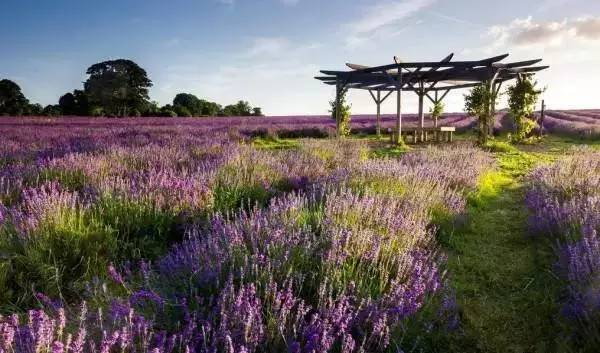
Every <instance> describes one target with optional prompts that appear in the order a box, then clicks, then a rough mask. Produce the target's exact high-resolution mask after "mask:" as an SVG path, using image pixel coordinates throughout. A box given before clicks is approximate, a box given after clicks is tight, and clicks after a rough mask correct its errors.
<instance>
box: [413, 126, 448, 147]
mask: <svg viewBox="0 0 600 353" xmlns="http://www.w3.org/2000/svg"><path fill="white" fill-rule="evenodd" d="M455 131H456V128H455V127H452V126H442V127H437V128H435V127H426V128H424V129H423V130H421V129H420V128H418V127H417V128H408V129H403V130H402V135H404V136H405V141H407V142H408V136H410V137H411V140H412V142H413V143H417V142H419V141H421V142H427V141H428V140H429V136H430V135H431V136H433V141H435V142H452V138H453V136H454V132H455Z"/></svg>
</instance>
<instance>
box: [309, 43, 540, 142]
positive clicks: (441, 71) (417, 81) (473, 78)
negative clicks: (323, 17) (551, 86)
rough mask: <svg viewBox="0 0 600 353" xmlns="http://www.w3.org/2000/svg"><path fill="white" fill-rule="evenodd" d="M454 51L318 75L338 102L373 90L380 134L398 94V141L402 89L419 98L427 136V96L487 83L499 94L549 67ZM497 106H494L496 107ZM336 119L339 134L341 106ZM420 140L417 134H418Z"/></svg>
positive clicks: (438, 97)
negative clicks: (386, 106) (386, 109)
mask: <svg viewBox="0 0 600 353" xmlns="http://www.w3.org/2000/svg"><path fill="white" fill-rule="evenodd" d="M453 56H454V54H450V55H448V56H447V57H446V58H444V59H443V60H441V61H431V62H427V61H424V62H401V61H399V60H397V59H396V58H394V61H395V62H394V63H393V64H389V65H383V66H375V67H368V66H364V65H356V64H346V65H347V66H348V67H349V68H350V69H351V70H350V71H330V70H321V73H322V74H324V75H325V76H317V77H315V78H316V79H317V80H320V81H323V82H324V83H325V84H327V85H335V87H336V105H337V106H339V102H340V95H341V93H342V91H343V90H346V89H362V90H366V91H369V93H370V94H371V97H372V98H373V100H374V101H375V104H376V105H377V122H376V124H377V125H376V130H377V135H380V133H381V126H380V124H381V103H383V102H384V101H385V100H386V99H387V98H388V97H389V96H390V95H391V94H392V93H393V92H396V93H397V110H396V129H395V138H394V139H395V141H400V139H401V138H402V91H411V92H414V93H416V94H417V95H418V97H419V119H420V135H421V140H422V139H423V131H424V125H425V112H424V109H423V103H424V99H425V97H427V99H429V100H430V101H431V102H432V103H434V104H435V103H438V102H441V101H442V100H443V99H444V98H445V97H446V96H447V95H448V93H449V92H450V91H452V90H456V89H462V88H471V87H475V86H478V85H480V84H482V83H486V85H487V87H488V89H489V90H490V91H491V92H492V93H493V94H494V95H496V94H497V93H498V92H499V91H500V88H501V86H502V84H503V83H504V82H506V81H509V80H512V79H515V78H518V77H519V76H521V75H532V74H534V73H536V72H538V71H541V70H544V69H547V68H548V67H549V66H534V65H535V64H537V63H539V62H540V61H542V59H535V60H527V61H519V62H511V63H502V62H501V61H502V60H504V59H506V58H507V57H508V54H504V55H499V56H495V57H492V58H487V59H483V60H477V61H452V58H453ZM492 109H494V107H492ZM336 113H337V116H336V121H337V126H338V133H339V121H340V115H339V114H340V109H336ZM415 140H416V136H415Z"/></svg>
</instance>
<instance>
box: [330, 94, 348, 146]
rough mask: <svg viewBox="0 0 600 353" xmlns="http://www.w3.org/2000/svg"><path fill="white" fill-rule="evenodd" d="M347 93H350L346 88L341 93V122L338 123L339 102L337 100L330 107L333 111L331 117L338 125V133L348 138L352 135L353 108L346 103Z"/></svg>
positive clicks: (331, 102)
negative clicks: (351, 113) (351, 110)
mask: <svg viewBox="0 0 600 353" xmlns="http://www.w3.org/2000/svg"><path fill="white" fill-rule="evenodd" d="M346 93H348V89H347V88H345V89H343V90H342V91H341V92H340V96H339V105H340V115H339V119H340V120H339V121H337V119H338V114H337V108H338V102H337V101H336V100H333V101H330V102H329V105H330V106H331V110H330V111H329V112H330V113H331V117H332V118H333V120H335V121H336V123H337V129H338V132H339V134H340V136H342V137H343V136H348V135H350V130H351V126H350V118H351V115H350V108H351V106H350V105H349V104H347V103H346Z"/></svg>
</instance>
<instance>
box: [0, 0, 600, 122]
mask: <svg viewBox="0 0 600 353" xmlns="http://www.w3.org/2000/svg"><path fill="white" fill-rule="evenodd" d="M449 53H454V54H455V56H454V60H475V59H482V58H485V57H490V56H495V55H499V54H504V53H510V54H511V56H510V57H509V58H508V59H507V60H513V61H516V60H522V59H533V58H543V59H544V61H543V64H546V65H550V66H551V68H550V69H549V70H546V71H544V72H542V73H540V74H539V75H538V76H537V80H538V82H539V85H540V87H545V88H546V91H545V92H544V94H543V98H544V99H545V101H546V104H547V106H548V108H550V109H569V108H579V109H583V108H600V90H599V89H598V88H597V85H596V82H595V81H597V80H598V78H600V65H599V64H600V1H598V0H538V1H533V0H503V1H487V0H478V1H473V0H169V1H167V0H103V1H91V0H52V1H45V0H37V1H33V0H1V1H0V79H2V78H8V79H11V80H13V81H15V82H17V83H18V84H19V85H20V86H21V87H22V89H23V92H24V93H25V95H26V96H27V97H28V98H29V99H30V100H31V101H32V102H38V103H41V104H43V105H46V104H56V102H57V101H58V98H59V97H60V96H61V95H62V94H64V93H66V92H69V91H72V90H73V89H81V88H82V82H83V81H85V79H86V75H85V71H86V69H87V68H88V67H89V66H90V65H92V64H94V63H97V62H100V61H104V60H109V59H118V58H127V59H132V60H134V61H135V62H137V63H138V64H139V65H140V66H141V67H143V68H144V69H145V70H146V71H147V72H148V75H149V77H150V79H151V80H152V81H153V83H154V86H153V87H152V88H151V90H150V97H151V99H152V100H156V101H158V102H159V103H160V104H166V103H170V102H171V101H172V99H173V97H174V96H175V95H176V94H177V93H180V92H186V93H193V94H195V95H197V96H198V97H200V98H204V99H209V100H213V101H216V102H218V103H221V104H230V103H233V102H235V101H237V100H239V99H244V100H248V101H250V103H251V104H252V105H254V106H260V107H262V108H263V111H264V112H265V113H266V114H268V115H305V114H325V113H327V110H328V108H329V106H328V102H329V100H331V99H332V98H333V96H334V93H335V92H334V91H335V89H334V88H332V87H330V86H326V85H323V84H322V83H320V82H319V81H317V80H315V79H314V76H318V75H319V70H323V69H328V70H344V69H346V68H345V66H344V64H345V63H346V62H352V63H359V64H366V65H384V64H389V63H392V62H393V57H394V56H398V57H400V58H401V59H402V60H404V61H411V60H412V61H432V60H441V59H442V58H443V57H445V56H447V55H448V54H449ZM464 93H465V92H464V91H454V92H451V93H450V94H449V96H448V97H447V99H446V101H445V105H446V110H447V111H462V110H463V107H464V97H463V95H464ZM403 98H404V102H405V108H404V109H405V111H407V112H415V111H416V109H417V106H416V102H417V99H416V95H414V94H413V93H409V92H405V93H404V96H403ZM348 101H349V102H350V103H351V104H352V112H353V113H373V112H374V111H375V105H374V104H373V102H372V99H371V97H370V96H369V94H368V92H366V91H362V90H355V91H351V92H350V93H349V96H348ZM394 101H395V100H394V99H389V100H388V102H386V103H385V104H384V105H383V108H382V110H383V112H384V113H392V112H394V111H395V107H394ZM503 105H505V98H504V99H502V100H501V102H500V107H502V106H503Z"/></svg>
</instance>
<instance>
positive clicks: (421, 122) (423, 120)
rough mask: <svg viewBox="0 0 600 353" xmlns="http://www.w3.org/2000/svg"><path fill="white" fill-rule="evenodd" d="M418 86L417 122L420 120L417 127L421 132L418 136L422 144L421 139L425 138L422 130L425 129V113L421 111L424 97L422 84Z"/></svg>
mask: <svg viewBox="0 0 600 353" xmlns="http://www.w3.org/2000/svg"><path fill="white" fill-rule="evenodd" d="M420 86H421V90H420V91H419V93H418V94H419V120H420V122H419V126H420V128H421V129H420V130H421V131H420V133H419V135H420V139H421V142H424V141H423V139H424V138H425V136H424V133H425V131H424V129H425V111H424V110H423V98H424V95H423V83H422V82H421V84H420Z"/></svg>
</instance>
